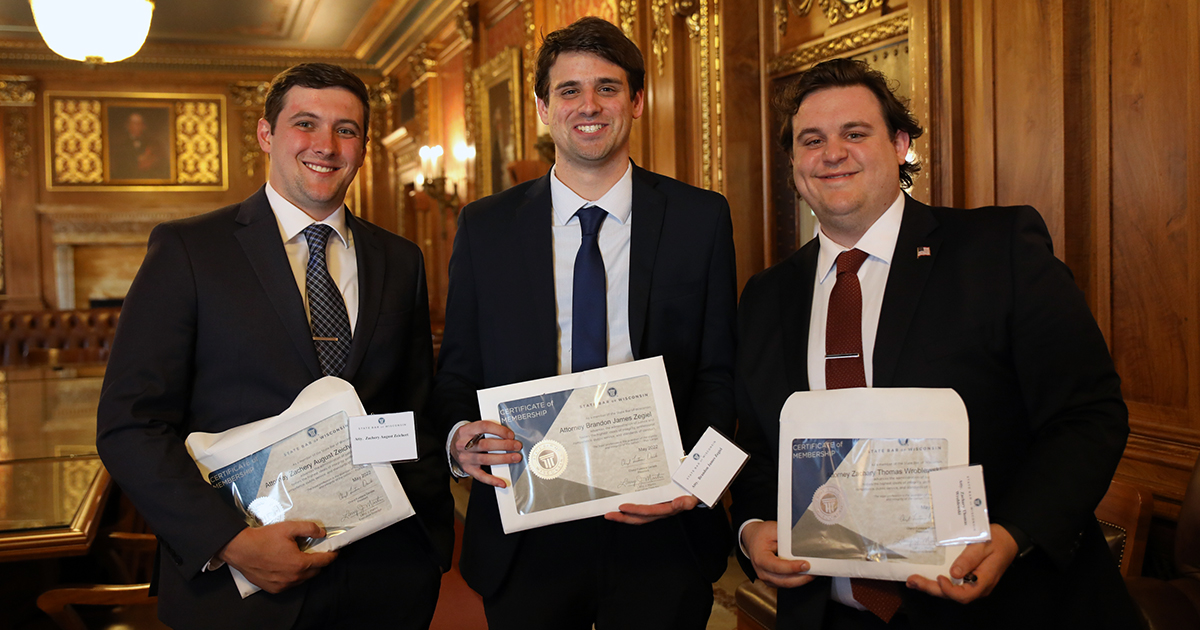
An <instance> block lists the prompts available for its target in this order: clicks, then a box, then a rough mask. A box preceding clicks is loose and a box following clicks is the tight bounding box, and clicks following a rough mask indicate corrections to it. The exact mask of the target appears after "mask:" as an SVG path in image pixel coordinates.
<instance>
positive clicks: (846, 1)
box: [801, 0, 883, 24]
mask: <svg viewBox="0 0 1200 630" xmlns="http://www.w3.org/2000/svg"><path fill="white" fill-rule="evenodd" d="M808 4H810V5H811V4H812V3H811V2H809V3H808ZM882 6H883V0H821V9H823V10H824V11H825V17H827V18H829V23H830V24H837V23H839V22H844V21H846V20H849V19H851V18H855V17H858V16H860V15H862V14H864V13H866V12H868V11H870V10H872V9H878V8H880V7H882ZM801 15H803V14H801Z"/></svg>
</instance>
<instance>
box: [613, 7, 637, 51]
mask: <svg viewBox="0 0 1200 630" xmlns="http://www.w3.org/2000/svg"><path fill="white" fill-rule="evenodd" d="M617 20H618V24H620V26H621V32H623V33H625V37H628V38H629V39H632V40H634V41H637V40H636V38H635V37H634V30H635V29H636V27H637V2H636V0H620V2H619V3H618V4H617Z"/></svg>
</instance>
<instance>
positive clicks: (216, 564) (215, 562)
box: [200, 556, 225, 573]
mask: <svg viewBox="0 0 1200 630" xmlns="http://www.w3.org/2000/svg"><path fill="white" fill-rule="evenodd" d="M223 566H225V561H224V560H221V559H219V558H217V557H216V556H213V557H212V559H211V560H209V561H208V564H205V565H204V568H202V569H200V572H201V573H206V572H208V571H216V570H217V569H220V568H221V567H223Z"/></svg>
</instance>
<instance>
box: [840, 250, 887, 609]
mask: <svg viewBox="0 0 1200 630" xmlns="http://www.w3.org/2000/svg"><path fill="white" fill-rule="evenodd" d="M866 259H867V253H866V252H864V251H862V250H858V249H852V250H850V251H846V252H842V253H840V254H838V257H837V281H836V282H835V283H834V285H833V290H832V291H830V292H829V312H828V316H827V318H826V321H825V389H842V388H846V387H866V386H867V375H866V371H865V370H864V368H863V365H864V364H863V344H862V286H861V285H860V284H859V282H858V268H859V267H861V266H862V264H863V262H864V261H865V260H866ZM850 591H851V592H852V593H853V594H854V599H855V601H857V602H858V603H860V604H862V605H863V606H864V607H865V608H866V609H867V610H869V611H871V612H872V613H874V614H875V616H877V617H879V618H880V619H882V620H883V622H884V623H888V622H889V621H891V620H892V617H893V616H894V615H895V614H896V611H898V610H900V589H899V587H897V586H896V583H895V582H890V581H887V580H869V579H866V578H852V579H851V580H850Z"/></svg>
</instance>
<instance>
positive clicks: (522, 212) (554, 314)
mask: <svg viewBox="0 0 1200 630" xmlns="http://www.w3.org/2000/svg"><path fill="white" fill-rule="evenodd" d="M550 177H552V175H551V174H549V173H547V174H546V175H545V176H543V177H542V178H541V179H539V180H538V181H536V182H534V183H533V184H532V185H531V186H530V187H529V190H527V191H526V192H525V203H523V204H521V205H520V206H518V207H517V208H515V209H514V210H513V212H514V213H515V217H514V218H515V220H514V221H513V226H514V227H515V229H516V232H515V233H514V234H512V235H511V238H509V239H507V242H508V245H506V247H516V248H519V249H521V250H522V258H523V262H524V269H523V270H521V272H520V273H517V274H514V275H513V277H512V278H511V280H512V281H513V282H514V283H516V284H517V285H518V286H514V287H513V290H512V291H511V293H510V294H511V295H522V296H525V295H527V296H528V300H529V302H528V303H527V304H526V305H525V306H526V308H524V309H522V311H521V314H520V316H519V318H518V319H517V320H516V321H515V322H514V323H515V324H516V325H517V326H519V327H520V328H521V329H522V330H523V331H524V332H523V338H524V339H525V340H526V341H527V342H528V343H529V347H530V348H531V349H532V350H533V354H534V361H537V362H542V364H541V365H540V366H539V369H538V373H544V374H557V373H558V307H557V305H556V304H555V302H554V242H553V235H552V233H551V230H552V229H553V220H552V217H551V216H550V213H551V212H552V211H553V210H552V209H551V204H552V201H551V196H550Z"/></svg>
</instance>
